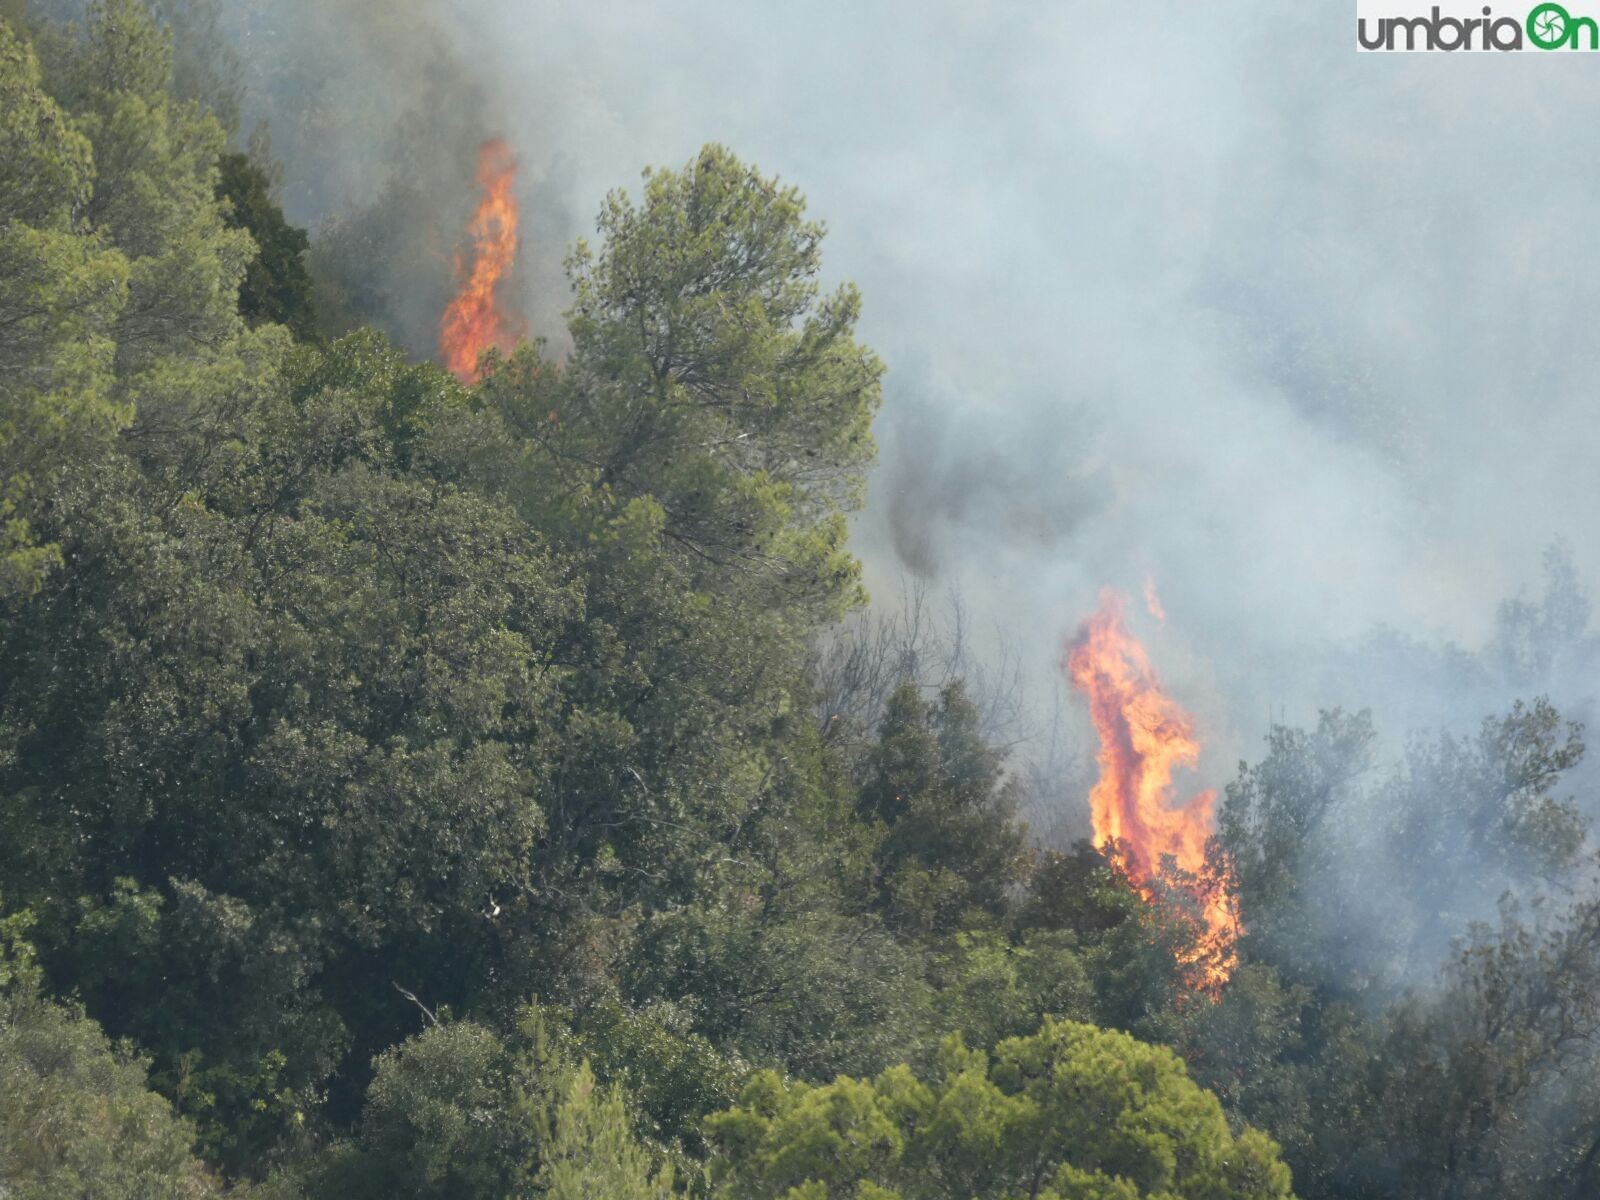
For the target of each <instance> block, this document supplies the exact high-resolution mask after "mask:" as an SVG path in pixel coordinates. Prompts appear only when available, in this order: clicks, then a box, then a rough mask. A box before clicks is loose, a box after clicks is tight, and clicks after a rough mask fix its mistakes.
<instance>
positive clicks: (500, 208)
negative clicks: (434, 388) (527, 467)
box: [439, 138, 523, 383]
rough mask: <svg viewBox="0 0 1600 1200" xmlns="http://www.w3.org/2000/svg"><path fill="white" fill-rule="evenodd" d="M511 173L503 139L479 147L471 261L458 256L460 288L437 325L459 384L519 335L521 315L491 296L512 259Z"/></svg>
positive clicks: (514, 247) (512, 163)
mask: <svg viewBox="0 0 1600 1200" xmlns="http://www.w3.org/2000/svg"><path fill="white" fill-rule="evenodd" d="M516 175H517V162H516V159H515V158H514V157H513V156H512V154H511V150H510V147H508V146H507V145H506V144H505V142H504V141H502V140H501V139H499V138H494V139H493V140H491V141H487V142H485V143H483V145H482V146H480V147H479V148H478V187H479V189H480V190H481V191H482V192H483V196H482V199H480V200H479V201H478V208H477V211H476V212H474V213H473V214H472V221H471V223H470V224H469V225H468V226H467V236H468V237H469V238H470V239H471V240H472V248H471V256H470V261H463V258H462V257H461V256H457V258H456V277H457V278H458V279H460V281H461V287H460V290H459V291H457V292H456V295H455V298H454V299H453V300H451V301H450V304H449V306H448V307H447V308H446V309H445V310H444V317H443V319H442V320H441V321H440V322H439V355H440V357H441V358H443V359H444V365H445V366H446V367H448V368H449V369H450V371H451V373H452V374H454V375H455V377H456V378H457V379H459V380H461V381H462V382H463V383H476V382H477V379H478V356H479V355H480V354H482V353H483V352H484V351H485V350H487V349H489V348H490V347H491V346H494V347H498V348H499V349H502V350H509V349H511V347H512V346H513V345H514V344H515V342H516V340H517V338H518V337H519V336H520V335H521V334H522V331H523V320H522V317H521V315H520V314H518V313H517V312H516V311H515V310H513V309H509V308H504V307H502V306H501V304H500V301H499V299H498V297H497V296H496V292H497V290H498V289H499V286H500V284H501V282H502V281H503V280H504V279H505V278H506V276H507V275H508V274H510V272H511V268H512V265H513V264H514V263H515V262H516V258H517V245H518V243H517V200H516V196H515V195H514V194H513V193H512V184H513V183H514V182H515V180H516Z"/></svg>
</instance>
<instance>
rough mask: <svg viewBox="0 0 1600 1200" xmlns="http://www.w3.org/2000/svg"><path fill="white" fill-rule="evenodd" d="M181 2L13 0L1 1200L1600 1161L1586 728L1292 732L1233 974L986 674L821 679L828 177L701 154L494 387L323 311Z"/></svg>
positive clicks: (1255, 784)
mask: <svg viewBox="0 0 1600 1200" xmlns="http://www.w3.org/2000/svg"><path fill="white" fill-rule="evenodd" d="M173 11H176V10H171V9H170V6H168V7H162V8H159V9H158V10H157V12H158V13H162V14H165V16H164V17H162V19H160V20H158V19H157V16H156V15H154V14H153V13H152V11H151V10H150V9H148V8H147V7H145V6H144V5H143V4H141V3H139V2H137V0H96V2H95V3H93V4H91V5H90V6H89V10H88V14H87V17H86V18H85V19H84V20H83V21H82V22H81V23H79V24H76V25H61V24H58V23H50V22H40V23H37V24H34V25H31V26H24V25H23V24H22V23H21V22H20V21H17V20H14V19H13V20H12V21H9V22H8V21H7V20H5V19H0V365H3V367H4V369H3V371H0V1195H4V1196H8V1197H17V1198H18V1200H21V1198H24V1197H26V1198H29V1200H34V1198H38V1200H44V1198H51V1200H53V1198H55V1197H62V1198H65V1197H69V1196H70V1197H122V1196H127V1197H135V1196H138V1197H164V1196H172V1197H180V1196H181V1197H201V1196H206V1195H214V1194H221V1193H222V1192H224V1191H227V1192H229V1193H230V1194H247V1193H259V1194H260V1195H261V1196H263V1197H272V1198H282V1200H290V1198H298V1200H320V1198H322V1197H329V1198H331V1197H347V1196H348V1197H365V1196H371V1197H402V1198H403V1197H417V1198H423V1197H429V1198H432V1197H438V1198H441V1200H442V1198H444V1197H449V1198H451V1200H474V1198H479V1197H481V1198H483V1200H504V1198H505V1197H508V1196H517V1197H522V1196H530V1197H531V1196H546V1197H560V1198H573V1200H576V1198H577V1197H648V1198H657V1197H661V1198H664V1197H668V1196H672V1195H685V1194H687V1195H697V1196H712V1195H725V1196H730V1197H732V1196H736V1197H764V1196H771V1197H784V1198H786V1200H822V1198H823V1197H834V1198H840V1197H853V1198H856V1200H869V1198H876V1200H888V1198H889V1197H892V1196H900V1197H903V1198H905V1200H912V1198H914V1197H949V1198H951V1200H957V1198H966V1197H977V1196H985V1197H988V1196H992V1197H996V1198H1000V1197H1020V1196H1029V1197H1035V1198H1042V1197H1055V1198H1056V1200H1069V1198H1070V1200H1090V1198H1094V1200H1133V1198H1136V1197H1151V1198H1152V1200H1154V1198H1158V1197H1159V1198H1161V1200H1226V1198H1233V1197H1237V1198H1240V1200H1243V1198H1254V1197H1287V1196H1289V1195H1290V1189H1291V1182H1290V1169H1291V1168H1292V1170H1293V1187H1294V1188H1295V1190H1296V1191H1297V1193H1298V1194H1299V1195H1301V1196H1304V1197H1308V1198H1309V1197H1316V1198H1323V1197H1326V1198H1334V1197H1339V1198H1356V1197H1378V1196H1384V1197H1389V1196H1403V1197H1415V1198H1418V1200H1422V1198H1435V1197H1437V1198H1440V1200H1443V1198H1446V1197H1450V1198H1465V1197H1478V1196H1483V1197H1490V1196H1505V1197H1530V1198H1531V1197H1557V1198H1559V1197H1573V1198H1576V1197H1580V1196H1591V1195H1593V1194H1595V1191H1596V1189H1597V1188H1600V1090H1597V1089H1596V1087H1595V1084H1594V1080H1595V1079H1596V1078H1600V1075H1597V1073H1596V1072H1595V1071H1594V1069H1593V1068H1594V1067H1595V1065H1596V1063H1595V1058H1594V1046H1595V1043H1596V1038H1597V1037H1600V907H1597V906H1596V904H1595V903H1594V901H1592V900H1591V899H1586V898H1585V897H1591V896H1592V895H1593V891H1592V888H1591V886H1590V880H1589V879H1588V875H1587V870H1588V867H1587V863H1588V861H1589V860H1588V858H1587V857H1586V846H1587V831H1586V829H1585V827H1584V823H1583V821H1582V820H1581V818H1580V816H1579V814H1578V810H1577V809H1576V808H1575V807H1574V806H1573V805H1572V804H1571V803H1570V802H1568V801H1566V800H1564V799H1563V798H1562V797H1561V789H1562V788H1563V787H1564V786H1565V783H1564V781H1565V780H1566V779H1567V778H1568V777H1569V776H1570V774H1571V773H1572V772H1573V771H1574V770H1575V769H1576V768H1577V767H1578V765H1579V763H1580V760H1581V758H1582V754H1583V745H1582V741H1581V736H1580V731H1579V730H1577V729H1576V728H1575V727H1571V726H1568V725H1566V724H1565V723H1564V722H1563V720H1562V718H1561V716H1560V715H1559V714H1558V713H1557V712H1556V711H1555V710H1554V709H1553V708H1552V707H1551V706H1550V705H1549V704H1548V703H1547V702H1544V701H1532V702H1530V703H1528V704H1527V705H1525V706H1518V707H1517V708H1516V709H1514V710H1513V711H1511V712H1510V713H1509V714H1506V715H1503V716H1501V717H1498V718H1495V719H1492V720H1490V721H1488V722H1487V723H1485V724H1484V726H1483V727H1482V729H1481V730H1480V731H1479V732H1478V733H1477V734H1476V735H1475V736H1473V737H1471V738H1468V739H1457V738H1451V737H1442V738H1435V739H1433V740H1431V741H1426V740H1423V741H1417V742H1415V743H1414V744H1413V745H1412V747H1411V748H1410V750H1409V752H1408V753H1407V754H1406V756H1405V757H1404V759H1403V761H1402V762H1401V763H1400V764H1399V765H1398V766H1395V767H1394V768H1392V769H1390V770H1388V772H1387V773H1383V772H1382V771H1380V770H1379V769H1378V767H1377V765H1376V764H1377V762H1378V759H1379V752H1378V749H1377V744H1376V740H1375V738H1376V735H1375V732H1374V730H1373V729H1372V727H1371V723H1370V721H1369V720H1368V719H1367V718H1366V717H1365V716H1364V715H1350V714H1342V713H1330V714H1327V715H1326V716H1325V717H1324V718H1323V720H1322V722H1321V724H1320V725H1319V726H1318V727H1317V728H1316V729H1314V730H1310V731H1301V730H1289V729H1281V730H1276V731H1274V733H1273V734H1272V736H1271V738H1270V740H1269V743H1268V746H1267V750H1266V755H1265V757H1264V758H1263V759H1262V760H1261V761H1260V762H1258V763H1256V764H1254V765H1249V766H1243V767H1241V771H1240V773H1239V776H1238V778H1237V779H1236V781H1235V782H1234V783H1233V784H1232V785H1231V786H1230V788H1229V789H1228V793H1227V798H1226V801H1225V803H1224V805H1223V806H1222V815H1221V822H1220V826H1219V836H1218V838H1217V839H1216V840H1215V842H1214V846H1213V852H1214V853H1215V854H1216V855H1217V856H1218V858H1219V862H1221V863H1225V864H1226V865H1227V867H1228V869H1229V870H1230V871H1231V872H1232V876H1233V878H1235V879H1236V880H1237V884H1238V888H1239V901H1240V905H1241V910H1242V912H1243V916H1244V919H1245V923H1246V928H1247V935H1246V937H1245V939H1244V941H1243V943H1242V945H1241V948H1240V949H1241V964H1240V967H1239V969H1238V971H1237V972H1236V973H1235V975H1234V976H1233V978H1232V980H1231V981H1230V982H1229V983H1228V984H1227V986H1225V987H1224V988H1222V989H1221V990H1220V991H1219V992H1218V993H1217V994H1214V995H1213V994H1208V993H1205V992H1202V991H1197V990H1196V989H1195V988H1194V986H1193V980H1192V979H1191V978H1190V972H1188V971H1187V970H1186V968H1185V966H1184V964H1185V963H1186V962H1187V961H1189V960H1191V959H1192V957H1193V951H1194V941H1195V937H1196V933H1195V929H1194V927H1193V925H1192V924H1191V922H1190V920H1189V919H1188V917H1186V915H1185V914H1184V912H1183V911H1182V908H1181V906H1177V905H1171V904H1167V903H1164V902H1160V901H1151V900H1149V899H1147V898H1145V897H1144V896H1143V895H1141V893H1140V892H1139V891H1137V890H1136V889H1134V888H1132V887H1131V886H1129V884H1128V882H1127V880H1126V879H1125V878H1124V877H1123V876H1122V874H1121V873H1120V872H1119V870H1118V869H1117V868H1116V867H1115V866H1114V865H1113V864H1112V863H1111V862H1109V861H1108V860H1107V859H1106V858H1105V857H1104V856H1102V855H1101V854H1100V853H1098V852H1096V851H1095V850H1093V849H1092V848H1090V847H1089V846H1087V845H1077V846H1072V847H1065V848H1058V849H1052V850H1047V849H1044V848H1041V847H1038V846H1036V845H1034V844H1033V843H1032V842H1031V841H1030V837H1029V834H1028V831H1027V830H1026V828H1025V827H1023V826H1022V825H1021V824H1020V823H1019V821H1018V818H1017V812H1018V784H1017V782H1016V780H1015V779H1013V778H1012V777H1011V776H1010V775H1008V773H1007V769H1006V761H1005V757H1004V755H1003V754H1001V753H1000V752H999V751H998V750H997V749H995V748H994V746H993V745H991V744H990V741H989V740H988V739H987V738H986V737H985V731H984V722H983V717H982V710H981V708H980V706H979V705H978V704H977V703H975V701H974V699H973V697H972V696H970V695H969V694H968V692H967V691H966V690H965V689H964V687H963V686H962V685H961V684H960V683H959V682H946V683H944V684H943V685H942V686H939V687H930V686H926V681H925V680H920V679H917V678H915V677H905V678H902V677H896V678H894V679H892V680H889V681H887V686H886V687H884V688H883V690H882V694H881V695H878V696H874V697H873V698H872V699H871V700H870V701H863V700H862V699H861V697H859V696H858V697H855V698H854V699H853V700H852V701H851V702H850V703H835V700H836V699H837V698H830V697H827V696H825V695H824V694H823V689H824V687H825V681H824V680H822V679H820V678H819V676H818V673H817V671H816V670H815V667H816V664H817V661H818V658H817V655H816V654H815V653H814V648H815V646H816V645H817V643H818V641H819V639H821V638H824V637H826V636H827V634H828V632H829V630H830V629H832V628H833V627H834V625H835V623H836V622H837V621H839V620H840V618H841V617H843V616H845V615H846V614H847V613H848V612H850V611H851V609H852V608H854V607H856V606H858V605H859V604H860V603H861V601H862V599H863V596H862V591H861V585H860V579H859V569H858V565H857V563H856V561H855V559H854V558H853V557H852V555H851V554H850V551H849V548H848V546H847V544H846V518H847V515H848V513H849V512H850V511H851V509H852V508H853V507H854V506H855V505H857V504H858V503H859V501H860V499H861V495H862V488H863V480H864V472H865V470H866V468H867V466H868V464H869V463H870V461H871V456H872V441H871V432H870V427H871V422H872V418H873V414H874V412H875V410H876V407H877V405H878V401H879V382H880V377H881V375H882V366H881V364H880V363H879V362H878V360H877V359H876V358H875V357H874V355H873V354H872V353H871V351H870V350H868V349H867V348H866V347H864V346H863V345H861V344H860V343H859V342H858V341H857V340H856V338H855V332H854V331H855V324H856V320H857V317H858V314H859V308H860V300H859V297H858V296H857V294H856V293H855V292H854V290H853V289H851V288H849V287H842V288H837V289H834V290H832V291H826V290H824V289H823V287H822V286H821V284H820V282H819V278H820V269H821V267H820V253H821V245H822V240H823V232H824V231H823V229H822V227H821V226H820V225H819V224H817V223H816V222H814V221H812V220H810V219H809V218H808V217H807V216H806V213H805V208H804V203H803V200H802V198H801V197H800V195H799V194H798V192H796V191H795V190H794V189H792V188H789V187H787V186H784V185H782V184H780V183H779V182H777V181H775V180H773V179H770V178H767V177H765V176H763V175H762V174H761V173H759V172H758V171H757V170H755V169H754V168H752V167H750V166H748V165H746V164H744V163H742V162H740V161H739V160H738V159H737V158H735V157H734V156H733V155H732V154H730V153H729V152H728V151H726V150H724V149H722V148H720V147H716V146H711V147H707V148H706V149H705V150H703V151H702V152H701V153H700V154H698V155H697V156H695V157H694V158H693V159H692V160H691V161H690V162H688V163H687V164H685V165H684V166H683V167H682V168H681V169H679V170H658V171H652V172H650V173H647V175H646V176H645V179H644V182H643V187H642V190H641V193H640V195H638V196H637V197H630V196H627V195H625V194H623V193H616V194H614V195H612V196H611V197H610V198H608V199H607V201H606V202H605V205H604V207H603V208H602V210H601V212H600V216H599V220H598V228H597V233H596V237H595V239H594V241H593V243H592V244H589V243H580V244H579V246H578V247H577V248H576V249H575V250H574V252H573V254H572V255H571V258H570V260H569V263H568V267H569V275H570V281H571V285H572V290H573V303H572V307H571V309H570V313H569V325H568V329H567V333H568V335H569V340H570V349H569V350H568V351H566V352H564V353H563V354H562V355H561V356H559V357H552V356H551V355H550V353H549V352H547V350H546V349H545V348H544V346H542V345H525V346H523V347H521V348H519V349H518V350H517V351H516V352H515V353H513V354H510V355H509V356H500V355H492V356H491V357H490V358H489V359H488V360H487V361H486V363H485V369H484V374H483V379H482V382H481V383H480V384H478V385H477V386H474V387H472V388H466V387H463V386H461V385H460V384H458V383H457V382H456V381H455V380H454V379H452V378H451V377H449V376H448V375H446V374H445V373H444V372H442V371H441V370H439V369H438V368H436V367H434V366H432V365H428V364H422V365H418V364H417V363H415V362H414V361H412V360H411V359H410V358H408V357H407V355H406V354H405V353H403V352H402V351H401V350H400V349H398V348H396V347H395V346H394V345H392V344H391V343H390V342H389V341H388V340H387V339H386V338H385V337H384V336H383V335H382V334H380V333H379V332H377V331H375V330H374V329H371V328H354V331H353V332H347V330H349V329H351V328H352V327H353V326H356V325H359V321H353V320H352V312H353V311H354V309H355V307H359V303H358V302H359V297H357V296H353V295H351V294H344V295H343V298H342V299H341V300H340V307H339V311H338V312H337V313H336V314H332V315H330V316H328V317H327V318H326V319H325V320H319V315H318V310H317V307H316V305H315V304H314V303H313V296H316V295H319V294H321V293H319V290H318V289H319V287H322V288H324V289H325V283H324V281H319V280H318V279H316V278H314V268H315V264H316V261H317V258H316V255H315V253H313V252H312V250H311V248H310V242H309V239H308V238H307V236H306V235H305V234H304V233H303V232H302V231H299V230H297V229H295V228H293V227H292V226H291V225H290V224H289V223H288V222H286V221H285V220H284V217H283V214H282V212H281V210H280V209H279V208H278V206H277V203H276V201H275V200H274V198H273V181H274V177H275V176H274V171H273V168H272V166H271V164H270V163H268V162H264V161H259V160H258V159H256V158H252V157H251V156H250V155H248V154H243V153H239V152H237V151H231V150H230V149H229V138H228V134H229V132H230V129H231V119H228V120H227V121H226V122H225V121H222V120H219V119H218V117H217V116H216V115H214V113H213V112H212V111H211V110H210V109H208V107H207V105H206V104H204V103H202V102H201V100H200V99H198V98H197V97H199V96H202V95H207V94H211V93H215V92H216V91H217V88H218V85H217V81H216V80H215V79H211V80H210V83H206V82H205V79H206V76H205V71H204V69H203V67H204V64H203V63H199V62H197V59H196V58H195V56H194V54H193V52H192V48H191V50H190V52H188V53H179V54H178V55H177V56H176V58H175V57H174V48H173V44H172V41H171V30H172V29H177V30H178V32H179V34H180V35H181V34H182V30H183V28H184V26H182V24H181V22H178V21H177V19H176V18H175V17H174V16H173ZM163 21H166V22H167V24H163ZM180 50H182V47H181V46H180ZM197 80H198V81H199V82H197ZM214 103H220V102H214ZM224 107H226V106H225V105H224ZM225 115H226V114H225ZM308 264H309V265H308ZM339 333H343V334H344V336H340V337H334V336H332V335H334V334H339ZM1564 603H1565V602H1564ZM1570 608H1571V605H1570V604H1569V603H1568V604H1566V606H1565V607H1564V608H1563V609H1562V611H1563V612H1565V611H1568V610H1569V609H1570ZM1541 611H1542V610H1537V609H1536V608H1534V607H1529V606H1527V605H1524V606H1523V607H1522V608H1519V609H1518V610H1516V611H1515V612H1513V613H1510V614H1509V615H1508V620H1513V619H1514V623H1515V624H1516V628H1517V629H1521V630H1524V631H1528V630H1533V631H1541V630H1547V629H1549V628H1555V625H1553V624H1552V622H1551V621H1545V620H1544V619H1543V617H1542V616H1541V615H1540V614H1541ZM1556 624H1559V622H1557V623H1556ZM1568 624H1570V622H1569V623H1568ZM1561 627H1562V628H1565V627H1566V626H1565V625H1562V626H1561ZM1577 632H1578V633H1579V634H1581V633H1582V630H1581V629H1579V630H1578V631H1577ZM1541 636H1543V635H1542V634H1541ZM1546 640H1548V639H1546ZM1536 642H1537V646H1536V645H1535V643H1536ZM1516 644H1517V645H1518V646H1522V647H1524V650H1525V653H1523V654H1522V658H1527V657H1528V656H1529V655H1532V654H1533V653H1534V650H1535V649H1538V652H1539V653H1547V652H1548V650H1549V648H1548V647H1547V646H1545V645H1544V642H1542V641H1538V640H1537V639H1532V637H1531V635H1529V636H1527V637H1521V638H1520V640H1518V641H1517V643H1516ZM1540 647H1543V648H1542V649H1541V648H1540ZM1519 661H1520V659H1519ZM1352 830H1360V831H1362V832H1361V833H1360V835H1359V836H1356V835H1354V834H1353V833H1352ZM1418 846H1422V847H1425V848H1427V851H1428V853H1431V854H1433V855H1436V856H1437V861H1439V862H1447V863H1450V864H1454V865H1455V867H1456V868H1458V869H1459V872H1460V873H1446V872H1441V871H1429V870H1425V869H1424V870H1417V869H1415V859H1414V858H1413V859H1412V860H1411V866H1412V868H1413V869H1412V870H1410V871H1409V872H1407V871H1406V870H1405V866H1406V862H1405V856H1404V854H1401V853H1399V852H1396V856H1395V857H1394V858H1392V859H1389V858H1385V857H1384V855H1383V853H1382V852H1381V851H1382V848H1383V847H1391V848H1393V847H1413V848H1415V847H1418ZM1410 853H1412V854H1414V853H1415V851H1414V850H1413V851H1411V852H1410ZM1469 875H1470V886H1469V881H1468V879H1467V878H1466V877H1467V876H1469ZM1502 897H1503V903H1502V904H1501V907H1500V908H1499V909H1498V910H1495V909H1494V908H1493V904H1494V902H1495V901H1496V900H1500V899H1501V898H1502ZM1463 934H1465V937H1464V939H1463ZM1441 963H1442V964H1444V966H1443V969H1442V970H1441V969H1440V964H1441ZM1280 1146H1281V1147H1282V1149H1281V1151H1280V1149H1279V1147H1280Z"/></svg>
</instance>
